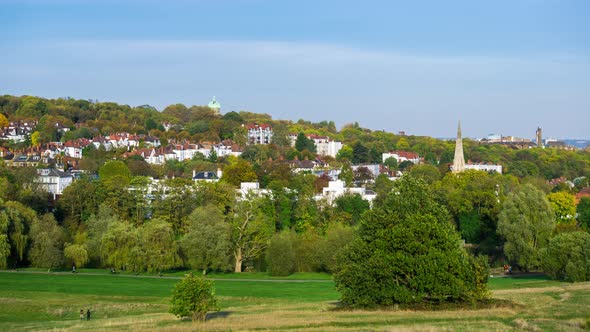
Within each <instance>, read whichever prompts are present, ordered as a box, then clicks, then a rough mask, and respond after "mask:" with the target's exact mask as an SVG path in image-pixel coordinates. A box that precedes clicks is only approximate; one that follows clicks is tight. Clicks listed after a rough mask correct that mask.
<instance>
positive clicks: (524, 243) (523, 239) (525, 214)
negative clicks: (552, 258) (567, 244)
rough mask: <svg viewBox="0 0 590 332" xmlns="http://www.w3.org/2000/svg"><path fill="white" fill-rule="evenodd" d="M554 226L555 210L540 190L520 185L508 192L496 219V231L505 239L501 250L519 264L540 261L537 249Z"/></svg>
mask: <svg viewBox="0 0 590 332" xmlns="http://www.w3.org/2000/svg"><path fill="white" fill-rule="evenodd" d="M554 228H555V214H554V213H553V210H552V209H551V206H550V205H549V202H548V201H547V199H546V198H545V195H544V193H543V192H542V191H540V190H539V189H537V188H535V187H534V186H533V185H530V184H527V185H524V186H523V187H522V188H520V189H519V190H517V191H514V192H512V193H510V195H508V197H507V199H506V201H505V202H504V204H503V206H502V211H501V212H500V215H499V220H498V234H500V235H501V236H503V237H504V238H505V239H506V242H505V243H504V253H505V254H506V256H507V257H508V259H509V260H511V261H513V262H515V263H517V264H518V265H519V266H520V267H521V268H523V269H525V270H527V271H528V270H530V269H533V268H537V267H539V265H540V256H539V250H540V249H541V248H543V247H545V246H546V245H547V243H548V242H549V239H550V237H551V233H552V232H553V229H554Z"/></svg>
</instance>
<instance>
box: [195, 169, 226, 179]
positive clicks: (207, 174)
mask: <svg viewBox="0 0 590 332" xmlns="http://www.w3.org/2000/svg"><path fill="white" fill-rule="evenodd" d="M219 178H221V169H219V170H217V173H215V172H210V171H207V172H196V171H195V170H193V181H205V182H217V181H219Z"/></svg>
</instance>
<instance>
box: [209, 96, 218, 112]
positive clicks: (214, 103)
mask: <svg viewBox="0 0 590 332" xmlns="http://www.w3.org/2000/svg"><path fill="white" fill-rule="evenodd" d="M207 106H208V107H209V108H210V109H212V110H214V111H215V114H219V112H220V111H221V104H220V103H219V102H218V101H217V100H215V96H213V100H211V101H210V102H209V104H208V105H207Z"/></svg>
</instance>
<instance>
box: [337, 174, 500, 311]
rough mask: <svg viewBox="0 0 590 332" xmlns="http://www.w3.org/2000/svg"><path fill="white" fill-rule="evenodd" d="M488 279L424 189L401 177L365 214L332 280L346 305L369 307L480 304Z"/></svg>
mask: <svg viewBox="0 0 590 332" xmlns="http://www.w3.org/2000/svg"><path fill="white" fill-rule="evenodd" d="M487 275H488V273H487V269H486V266H485V264H483V262H482V261H481V260H476V259H475V258H473V256H471V255H470V254H468V253H467V252H466V250H465V249H464V248H463V247H462V246H461V241H460V237H459V234H458V233H457V232H456V231H455V229H454V226H453V224H452V223H451V222H450V216H449V214H448V212H447V211H446V209H445V208H444V207H443V206H441V205H439V204H438V203H436V201H435V200H434V196H433V194H432V193H431V192H430V191H429V190H428V187H427V186H426V184H425V183H424V182H423V181H421V180H418V179H415V178H412V177H410V176H404V177H402V178H401V179H400V180H398V181H396V182H395V185H394V190H393V192H392V193H390V194H389V195H388V196H387V198H386V200H385V201H384V202H383V204H382V205H381V206H379V207H375V208H374V209H373V210H371V211H370V212H369V213H367V214H366V217H365V219H364V220H363V222H362V223H361V226H360V232H359V236H358V237H357V238H355V239H354V240H353V241H352V242H351V243H350V244H349V245H348V246H347V247H346V248H345V249H344V250H343V251H342V253H341V255H339V257H338V265H337V268H336V273H335V274H334V280H335V282H336V288H337V289H338V291H340V293H341V295H342V301H343V302H344V303H345V304H347V305H350V306H353V307H373V306H389V305H393V304H396V303H415V302H422V301H435V302H440V301H458V300H474V299H481V298H484V297H486V296H487V289H486V281H487Z"/></svg>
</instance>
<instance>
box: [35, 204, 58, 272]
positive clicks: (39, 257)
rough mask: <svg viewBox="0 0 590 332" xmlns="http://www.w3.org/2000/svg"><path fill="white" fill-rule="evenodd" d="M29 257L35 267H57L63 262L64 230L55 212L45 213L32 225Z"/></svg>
mask: <svg viewBox="0 0 590 332" xmlns="http://www.w3.org/2000/svg"><path fill="white" fill-rule="evenodd" d="M30 235H31V249H30V250H29V258H30V260H31V265H33V266H35V267H44V268H50V269H51V268H56V267H59V266H61V265H62V263H63V245H64V235H65V234H64V231H63V229H62V228H61V227H60V226H59V225H58V224H57V222H56V221H55V218H54V217H53V214H49V213H48V214H45V215H43V217H41V218H40V219H36V220H35V221H33V224H32V225H31V232H30Z"/></svg>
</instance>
